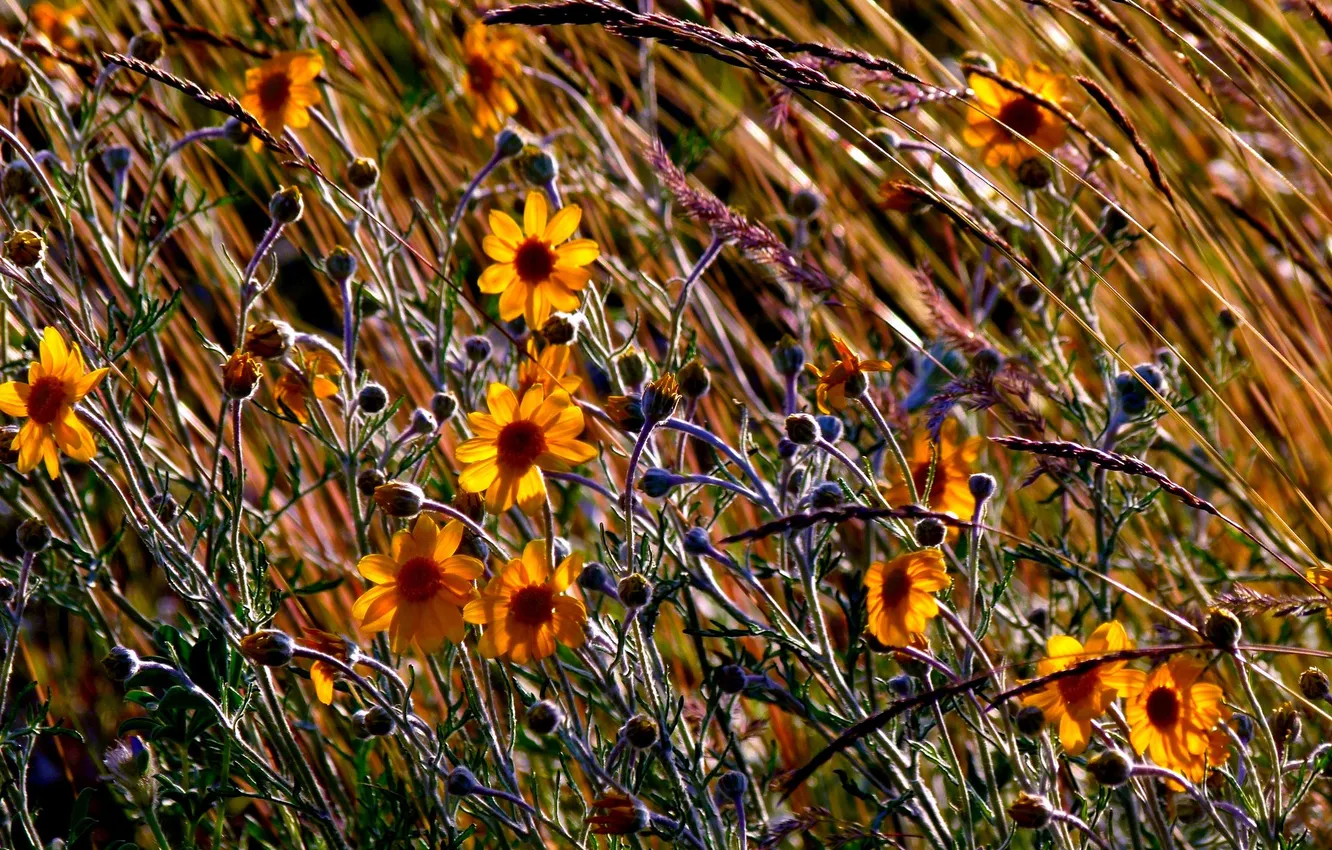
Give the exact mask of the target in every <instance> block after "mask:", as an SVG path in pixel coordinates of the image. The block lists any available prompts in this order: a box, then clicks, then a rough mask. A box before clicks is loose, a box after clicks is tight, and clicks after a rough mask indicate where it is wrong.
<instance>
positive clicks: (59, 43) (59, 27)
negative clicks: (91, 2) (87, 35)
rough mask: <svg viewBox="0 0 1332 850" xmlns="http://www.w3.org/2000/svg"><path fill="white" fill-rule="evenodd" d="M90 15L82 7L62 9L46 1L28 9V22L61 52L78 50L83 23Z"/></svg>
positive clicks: (43, 0)
mask: <svg viewBox="0 0 1332 850" xmlns="http://www.w3.org/2000/svg"><path fill="white" fill-rule="evenodd" d="M87 15H88V10H87V9H85V8H84V7H83V6H81V5H74V6H69V7H67V8H63V9H62V8H60V7H58V6H56V5H55V4H54V3H48V2H46V0H41V2H38V3H33V4H32V7H31V8H29V9H28V20H30V21H32V25H33V27H34V28H35V29H36V30H37V31H38V32H39V33H41V34H42V35H44V36H46V40H47V41H49V42H51V44H53V45H55V46H56V47H59V48H60V49H61V50H69V51H72V50H76V49H77V48H78V46H79V38H80V36H81V34H82V33H81V31H82V24H81V23H80V21H82V20H83V19H84V18H85V17H87Z"/></svg>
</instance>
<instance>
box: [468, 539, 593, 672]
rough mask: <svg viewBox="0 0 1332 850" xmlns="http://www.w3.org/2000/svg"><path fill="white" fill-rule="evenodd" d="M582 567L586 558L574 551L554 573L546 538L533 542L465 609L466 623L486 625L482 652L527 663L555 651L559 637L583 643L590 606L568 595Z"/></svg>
mask: <svg viewBox="0 0 1332 850" xmlns="http://www.w3.org/2000/svg"><path fill="white" fill-rule="evenodd" d="M582 568H583V556H581V555H577V554H573V555H570V556H569V557H567V558H565V559H564V560H563V561H561V562H560V565H559V566H558V567H556V568H555V570H554V571H553V572H552V571H551V569H550V567H549V565H548V563H547V561H546V541H545V540H531V541H529V542H528V544H527V546H525V547H524V548H523V556H522V557H521V558H514V559H513V560H512V561H509V563H508V564H506V565H505V566H504V567H503V569H501V570H500V571H499V572H498V573H497V574H496V575H495V577H494V578H493V579H491V580H490V582H489V583H487V584H486V586H485V589H484V590H482V591H481V596H480V598H478V599H476V600H474V601H472V602H469V603H468V604H467V607H466V608H465V609H463V616H464V617H466V618H467V622H469V623H475V624H477V625H482V626H485V627H486V630H485V631H484V632H483V633H482V635H481V640H480V641H479V642H478V643H477V651H478V652H480V653H481V655H482V656H483V657H485V658H496V657H500V656H502V657H504V658H508V659H509V660H510V661H513V662H515V663H518V664H523V663H526V662H527V661H540V660H541V659H543V658H546V657H547V656H549V655H551V654H553V653H554V652H555V643H556V641H559V642H560V643H562V644H564V645H565V646H568V647H577V646H582V644H583V641H584V639H585V635H584V633H583V625H584V624H585V623H586V622H587V609H586V608H584V607H583V603H582V602H581V601H579V600H578V599H576V598H574V597H572V596H566V595H565V593H564V591H565V590H566V589H567V588H568V587H569V585H570V584H572V583H573V580H574V579H575V578H577V577H578V573H579V571H580V570H582Z"/></svg>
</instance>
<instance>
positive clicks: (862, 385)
mask: <svg viewBox="0 0 1332 850" xmlns="http://www.w3.org/2000/svg"><path fill="white" fill-rule="evenodd" d="M842 389H843V390H845V391H846V397H847V398H861V397H863V396H864V395H865V393H866V392H868V391H869V377H868V376H866V374H865V373H864V372H862V371H860V370H859V369H857V370H856V371H854V372H852V373H851V374H850V375H847V376H846V382H845V383H843V384H842Z"/></svg>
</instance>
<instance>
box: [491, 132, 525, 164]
mask: <svg viewBox="0 0 1332 850" xmlns="http://www.w3.org/2000/svg"><path fill="white" fill-rule="evenodd" d="M522 152H523V137H522V135H520V134H519V133H518V131H517V130H514V129H513V128H511V127H505V128H504V129H502V130H500V131H499V132H498V133H496V134H495V155H496V156H499V157H503V158H504V159H509V158H510V157H515V156H517V155H518V154H520V153H522Z"/></svg>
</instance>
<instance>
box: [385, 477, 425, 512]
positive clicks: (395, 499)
mask: <svg viewBox="0 0 1332 850" xmlns="http://www.w3.org/2000/svg"><path fill="white" fill-rule="evenodd" d="M374 496H375V504H376V505H379V509H380V510H381V511H383V512H384V513H386V514H388V515H389V516H391V517H397V518H398V519H409V518H411V517H414V516H416V515H417V514H419V513H420V512H421V503H422V502H424V501H425V493H424V492H423V491H422V490H421V488H420V487H417V486H416V485H415V484H411V483H409V482H407V481H390V482H388V483H387V484H381V485H379V486H378V487H376V488H375V493H374Z"/></svg>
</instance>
